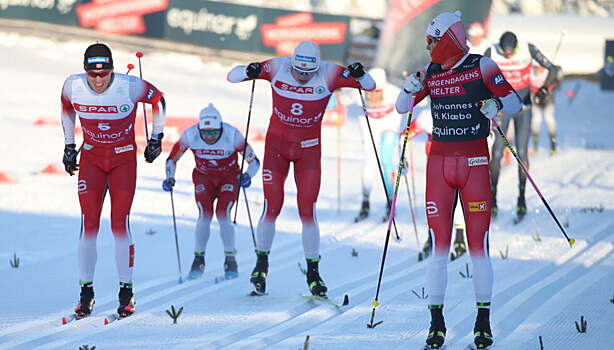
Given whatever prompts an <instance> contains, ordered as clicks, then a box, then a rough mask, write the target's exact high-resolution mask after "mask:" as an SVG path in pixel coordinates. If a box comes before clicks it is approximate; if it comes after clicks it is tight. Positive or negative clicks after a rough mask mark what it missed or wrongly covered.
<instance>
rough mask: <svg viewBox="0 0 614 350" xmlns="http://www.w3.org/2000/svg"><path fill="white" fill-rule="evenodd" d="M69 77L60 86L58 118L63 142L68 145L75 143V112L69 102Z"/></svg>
mask: <svg viewBox="0 0 614 350" xmlns="http://www.w3.org/2000/svg"><path fill="white" fill-rule="evenodd" d="M70 80H71V77H68V78H67V79H66V81H65V82H64V86H63V87H62V95H61V98H60V100H61V104H62V109H61V112H60V120H61V122H62V130H63V131H64V144H65V145H70V144H74V143H75V122H76V113H75V109H74V108H73V105H72V103H71V102H70V95H71V87H70V86H71V84H70Z"/></svg>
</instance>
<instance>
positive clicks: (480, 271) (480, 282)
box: [471, 256, 493, 303]
mask: <svg viewBox="0 0 614 350" xmlns="http://www.w3.org/2000/svg"><path fill="white" fill-rule="evenodd" d="M471 261H472V262H473V290H474V292H475V301H476V302H478V303H488V302H490V300H491V298H492V284H493V272H492V263H491V262H490V258H489V257H488V256H480V257H473V256H472V257H471Z"/></svg>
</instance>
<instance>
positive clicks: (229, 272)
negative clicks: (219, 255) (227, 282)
mask: <svg viewBox="0 0 614 350" xmlns="http://www.w3.org/2000/svg"><path fill="white" fill-rule="evenodd" d="M224 277H226V279H231V278H237V277H239V270H238V266H237V260H236V259H235V257H234V255H226V259H225V260H224Z"/></svg>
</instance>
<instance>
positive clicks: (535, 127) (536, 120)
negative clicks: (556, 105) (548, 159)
mask: <svg viewBox="0 0 614 350" xmlns="http://www.w3.org/2000/svg"><path fill="white" fill-rule="evenodd" d="M532 109H533V118H532V119H531V139H532V140H533V152H536V153H537V151H538V150H539V134H540V131H541V126H542V121H543V120H544V118H543V117H544V107H542V106H536V105H533V107H532Z"/></svg>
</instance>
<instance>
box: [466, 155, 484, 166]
mask: <svg viewBox="0 0 614 350" xmlns="http://www.w3.org/2000/svg"><path fill="white" fill-rule="evenodd" d="M467 165H468V166H479V165H488V157H471V158H467Z"/></svg>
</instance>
